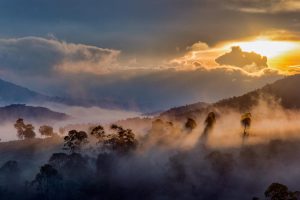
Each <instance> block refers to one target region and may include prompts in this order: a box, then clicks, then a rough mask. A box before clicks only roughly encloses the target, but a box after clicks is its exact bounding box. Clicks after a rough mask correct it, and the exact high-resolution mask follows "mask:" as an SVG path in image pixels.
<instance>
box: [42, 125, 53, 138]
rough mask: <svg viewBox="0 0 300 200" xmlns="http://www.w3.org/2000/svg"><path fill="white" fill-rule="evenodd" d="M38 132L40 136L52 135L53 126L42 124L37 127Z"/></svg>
mask: <svg viewBox="0 0 300 200" xmlns="http://www.w3.org/2000/svg"><path fill="white" fill-rule="evenodd" d="M39 132H40V133H41V135H42V136H46V137H52V136H54V132H53V128H52V127H51V126H48V125H43V126H41V127H40V128H39Z"/></svg>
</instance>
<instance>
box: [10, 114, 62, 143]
mask: <svg viewBox="0 0 300 200" xmlns="http://www.w3.org/2000/svg"><path fill="white" fill-rule="evenodd" d="M14 127H15V128H16V129H17V136H18V138H19V139H32V138H35V136H36V133H35V127H34V126H33V125H32V124H26V123H25V122H24V119H22V118H19V119H17V121H16V122H15V124H14ZM39 132H40V134H41V135H42V136H45V137H52V136H54V135H56V133H54V131H53V128H52V127H51V126H48V125H43V126H41V127H40V128H39Z"/></svg>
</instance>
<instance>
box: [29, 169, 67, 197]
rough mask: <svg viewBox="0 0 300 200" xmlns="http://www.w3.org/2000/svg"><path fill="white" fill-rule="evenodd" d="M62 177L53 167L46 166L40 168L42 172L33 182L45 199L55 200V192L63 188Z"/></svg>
mask: <svg viewBox="0 0 300 200" xmlns="http://www.w3.org/2000/svg"><path fill="white" fill-rule="evenodd" d="M61 181H62V176H61V175H60V174H59V173H58V171H57V170H56V169H55V168H53V167H52V166H51V165H49V164H46V165H43V166H42V167H41V168H40V172H39V173H38V174H37V175H36V177H35V179H34V180H33V181H32V182H31V185H32V186H36V189H37V191H38V192H40V193H41V194H42V197H41V198H43V199H54V195H55V192H56V191H57V190H58V189H59V188H60V187H61V186H60V183H61Z"/></svg>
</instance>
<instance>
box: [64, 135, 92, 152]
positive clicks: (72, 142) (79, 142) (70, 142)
mask: <svg viewBox="0 0 300 200" xmlns="http://www.w3.org/2000/svg"><path fill="white" fill-rule="evenodd" d="M87 138H88V135H87V134H86V132H84V131H76V130H71V131H69V133H68V135H67V136H65V137H64V149H66V150H69V151H70V152H71V153H74V152H76V151H80V149H81V148H82V146H83V145H85V144H86V143H88V140H87Z"/></svg>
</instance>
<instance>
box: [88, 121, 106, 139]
mask: <svg viewBox="0 0 300 200" xmlns="http://www.w3.org/2000/svg"><path fill="white" fill-rule="evenodd" d="M90 134H91V135H92V136H94V137H95V138H96V139H97V140H98V143H100V142H103V141H104V139H105V131H104V128H103V127H102V126H101V125H99V126H96V127H94V128H93V129H92V130H91V133H90Z"/></svg>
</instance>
